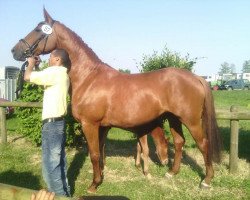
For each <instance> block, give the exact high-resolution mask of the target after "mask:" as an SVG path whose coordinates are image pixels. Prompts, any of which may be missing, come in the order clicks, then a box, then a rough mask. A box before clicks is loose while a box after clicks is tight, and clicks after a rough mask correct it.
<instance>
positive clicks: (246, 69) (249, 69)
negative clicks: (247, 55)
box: [242, 60, 250, 73]
mask: <svg viewBox="0 0 250 200" xmlns="http://www.w3.org/2000/svg"><path fill="white" fill-rule="evenodd" d="M242 73H250V60H246V61H245V62H244V63H243V66H242Z"/></svg>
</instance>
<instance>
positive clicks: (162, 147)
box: [155, 138, 169, 165]
mask: <svg viewBox="0 0 250 200" xmlns="http://www.w3.org/2000/svg"><path fill="white" fill-rule="evenodd" d="M168 141H169V138H164V139H163V140H160V143H158V144H156V152H155V153H156V154H157V156H158V158H159V160H160V162H161V164H162V165H167V164H168Z"/></svg>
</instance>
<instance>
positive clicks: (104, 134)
mask: <svg viewBox="0 0 250 200" xmlns="http://www.w3.org/2000/svg"><path fill="white" fill-rule="evenodd" d="M109 129H110V128H106V127H101V128H100V130H99V146H100V167H101V170H102V171H103V170H104V166H105V164H106V162H105V152H104V148H105V140H106V138H107V135H108V131H109Z"/></svg>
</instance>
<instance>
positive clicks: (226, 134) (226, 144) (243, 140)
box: [220, 127, 250, 162]
mask: <svg viewBox="0 0 250 200" xmlns="http://www.w3.org/2000/svg"><path fill="white" fill-rule="evenodd" d="M230 132H231V131H230V128H224V127H223V128H220V133H221V136H222V140H223V148H224V150H225V151H228V152H229V151H230ZM249 144H250V131H246V130H243V129H239V143H238V154H239V158H242V159H246V160H247V162H250V148H249Z"/></svg>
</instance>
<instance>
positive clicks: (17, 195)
mask: <svg viewBox="0 0 250 200" xmlns="http://www.w3.org/2000/svg"><path fill="white" fill-rule="evenodd" d="M34 192H37V191H35V190H30V189H26V188H22V187H17V186H13V185H7V184H2V183H0V199H2V200H4V199H6V200H7V199H8V200H11V199H12V200H14V199H18V200H28V199H30V197H31V194H32V193H34ZM55 200H73V199H72V198H67V197H62V196H56V197H55ZM82 200H83V199H82Z"/></svg>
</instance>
